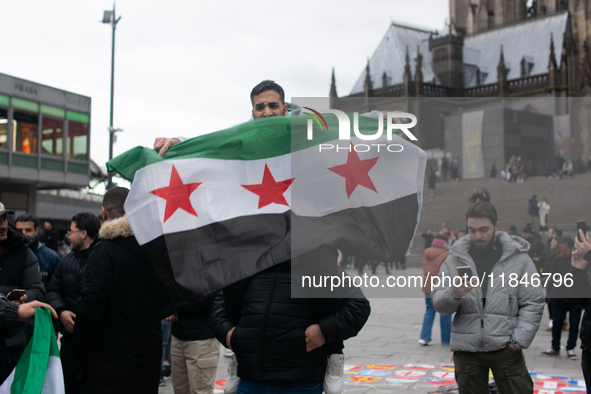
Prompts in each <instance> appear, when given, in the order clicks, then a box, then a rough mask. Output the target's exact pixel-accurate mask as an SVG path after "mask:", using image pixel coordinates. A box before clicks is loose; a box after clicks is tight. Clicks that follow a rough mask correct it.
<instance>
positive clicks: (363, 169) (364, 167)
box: [329, 143, 379, 197]
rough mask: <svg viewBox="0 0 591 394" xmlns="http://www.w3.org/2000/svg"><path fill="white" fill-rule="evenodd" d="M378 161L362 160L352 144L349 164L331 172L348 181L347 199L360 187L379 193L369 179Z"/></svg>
mask: <svg viewBox="0 0 591 394" xmlns="http://www.w3.org/2000/svg"><path fill="white" fill-rule="evenodd" d="M378 159H379V157H374V158H373V159H367V160H360V159H359V155H358V154H357V152H355V149H354V147H353V143H351V150H350V151H349V155H348V156H347V163H345V164H341V165H340V166H335V167H331V168H329V170H330V171H332V172H334V173H335V174H338V175H340V176H342V177H343V178H345V179H346V189H347V197H351V194H353V191H354V190H355V188H356V187H357V186H359V185H360V186H364V187H366V188H368V189H370V190H373V191H374V192H376V193H377V192H378V191H377V190H376V187H375V186H374V184H373V182H372V180H371V178H370V177H369V170H371V169H372V168H373V166H375V165H376V163H377V161H378Z"/></svg>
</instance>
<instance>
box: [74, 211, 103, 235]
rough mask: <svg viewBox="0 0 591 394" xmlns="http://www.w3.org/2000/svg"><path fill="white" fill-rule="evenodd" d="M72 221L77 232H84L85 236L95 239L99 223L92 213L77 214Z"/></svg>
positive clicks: (99, 226)
mask: <svg viewBox="0 0 591 394" xmlns="http://www.w3.org/2000/svg"><path fill="white" fill-rule="evenodd" d="M72 221H73V222H74V223H76V228H77V229H78V230H86V234H88V236H89V237H90V238H92V239H94V238H95V237H96V235H97V234H98V232H99V230H100V228H101V221H100V220H99V219H98V218H97V217H96V215H95V214H94V213H90V212H81V213H77V214H76V215H74V217H73V218H72Z"/></svg>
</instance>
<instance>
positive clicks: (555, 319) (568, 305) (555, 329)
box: [552, 299, 581, 351]
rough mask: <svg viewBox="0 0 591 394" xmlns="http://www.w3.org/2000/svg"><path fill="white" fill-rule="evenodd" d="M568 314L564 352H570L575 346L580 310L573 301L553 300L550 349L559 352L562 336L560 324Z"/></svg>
mask: <svg viewBox="0 0 591 394" xmlns="http://www.w3.org/2000/svg"><path fill="white" fill-rule="evenodd" d="M567 313H568V325H569V330H568V341H567V342H566V350H572V349H574V348H575V346H577V336H578V335H579V323H580V322H581V308H579V307H578V306H577V305H576V304H575V303H574V302H573V301H568V300H560V299H558V300H554V303H553V305H552V349H554V350H556V351H559V350H560V337H561V335H562V323H564V318H565V317H566V314H567Z"/></svg>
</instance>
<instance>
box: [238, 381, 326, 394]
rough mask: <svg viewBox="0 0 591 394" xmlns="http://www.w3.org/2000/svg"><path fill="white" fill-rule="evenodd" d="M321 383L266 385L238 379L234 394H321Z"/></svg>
mask: <svg viewBox="0 0 591 394" xmlns="http://www.w3.org/2000/svg"><path fill="white" fill-rule="evenodd" d="M322 390H323V388H322V382H291V383H284V384H275V383H266V382H260V381H256V380H246V379H240V383H239V384H238V391H237V393H236V394H283V393H287V394H321V393H322Z"/></svg>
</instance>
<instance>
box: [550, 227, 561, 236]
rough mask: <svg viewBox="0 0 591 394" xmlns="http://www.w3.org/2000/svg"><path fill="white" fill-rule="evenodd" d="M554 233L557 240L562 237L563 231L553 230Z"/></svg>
mask: <svg viewBox="0 0 591 394" xmlns="http://www.w3.org/2000/svg"><path fill="white" fill-rule="evenodd" d="M551 230H552V231H554V236H555V238H559V237H562V230H561V229H559V228H551Z"/></svg>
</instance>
